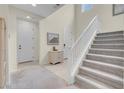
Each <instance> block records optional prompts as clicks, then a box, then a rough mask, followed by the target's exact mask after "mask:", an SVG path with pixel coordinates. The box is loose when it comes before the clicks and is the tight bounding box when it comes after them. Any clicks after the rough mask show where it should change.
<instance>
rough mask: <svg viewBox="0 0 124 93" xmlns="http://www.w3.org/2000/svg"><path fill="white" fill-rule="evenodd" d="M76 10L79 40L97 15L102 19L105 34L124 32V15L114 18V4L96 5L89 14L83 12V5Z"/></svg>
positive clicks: (77, 6)
mask: <svg viewBox="0 0 124 93" xmlns="http://www.w3.org/2000/svg"><path fill="white" fill-rule="evenodd" d="M75 9H76V37H77V38H78V36H79V35H80V33H81V32H82V31H83V29H85V27H86V26H87V25H88V23H89V22H90V21H91V19H92V18H93V17H94V16H95V15H98V16H99V18H100V22H101V28H102V31H103V32H111V31H119V30H124V21H123V20H124V14H122V15H117V16H113V14H112V11H113V10H112V4H94V5H93V9H92V10H91V11H88V12H81V5H76V7H75Z"/></svg>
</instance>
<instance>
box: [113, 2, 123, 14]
mask: <svg viewBox="0 0 124 93" xmlns="http://www.w3.org/2000/svg"><path fill="white" fill-rule="evenodd" d="M120 14H124V4H113V16H115V15H120Z"/></svg>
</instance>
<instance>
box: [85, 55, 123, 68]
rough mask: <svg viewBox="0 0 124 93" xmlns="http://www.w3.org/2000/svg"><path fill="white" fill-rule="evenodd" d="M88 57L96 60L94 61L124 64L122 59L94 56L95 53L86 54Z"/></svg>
mask: <svg viewBox="0 0 124 93" xmlns="http://www.w3.org/2000/svg"><path fill="white" fill-rule="evenodd" d="M86 59H89V60H94V61H101V62H104V63H110V64H115V65H119V66H122V65H123V62H124V60H122V59H117V58H109V57H105V56H104V57H103V56H93V55H86Z"/></svg>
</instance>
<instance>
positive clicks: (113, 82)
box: [79, 69, 123, 89]
mask: <svg viewBox="0 0 124 93" xmlns="http://www.w3.org/2000/svg"><path fill="white" fill-rule="evenodd" d="M79 73H80V74H83V75H86V76H88V77H91V78H93V79H95V80H98V81H100V82H103V83H105V84H107V85H111V86H113V87H115V88H119V89H121V88H123V83H122V82H120V81H116V80H113V79H110V78H107V77H103V76H102V75H97V74H94V73H92V72H89V71H86V70H81V69H80V71H79Z"/></svg>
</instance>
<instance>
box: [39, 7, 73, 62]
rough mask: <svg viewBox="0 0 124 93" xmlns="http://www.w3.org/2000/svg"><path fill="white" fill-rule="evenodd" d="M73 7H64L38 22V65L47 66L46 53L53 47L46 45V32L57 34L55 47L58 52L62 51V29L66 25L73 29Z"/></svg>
mask: <svg viewBox="0 0 124 93" xmlns="http://www.w3.org/2000/svg"><path fill="white" fill-rule="evenodd" d="M74 16H75V9H74V5H65V6H63V7H62V8H60V9H59V10H57V11H56V12H54V13H53V14H52V15H50V16H48V17H47V18H45V19H43V20H41V21H40V64H48V51H50V50H52V47H53V46H54V45H47V32H53V33H59V41H60V43H59V45H55V47H56V48H57V49H58V50H63V44H64V36H63V35H64V28H65V27H67V25H68V24H71V25H73V26H72V27H73V29H74V21H75V19H74Z"/></svg>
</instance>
